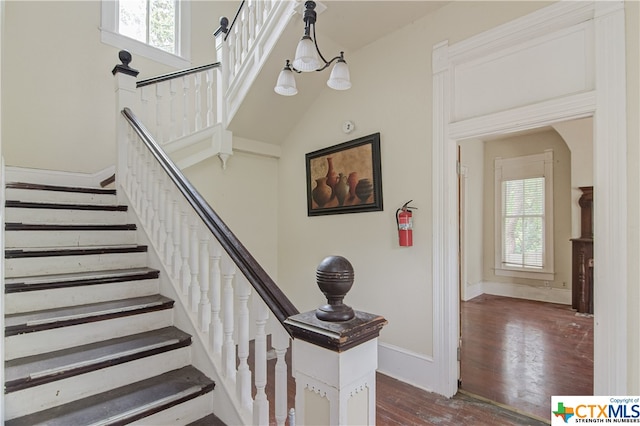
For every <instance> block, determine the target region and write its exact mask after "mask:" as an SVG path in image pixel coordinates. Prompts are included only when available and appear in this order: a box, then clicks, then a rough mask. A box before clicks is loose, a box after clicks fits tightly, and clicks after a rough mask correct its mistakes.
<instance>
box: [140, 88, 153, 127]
mask: <svg viewBox="0 0 640 426" xmlns="http://www.w3.org/2000/svg"><path fill="white" fill-rule="evenodd" d="M140 104H141V109H142V111H141V112H142V116H141V117H140V119H141V120H142V122H143V123H144V124H145V125H146V126H149V123H150V122H151V120H150V119H149V116H150V114H149V86H144V87H141V88H140Z"/></svg>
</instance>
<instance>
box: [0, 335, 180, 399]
mask: <svg viewBox="0 0 640 426" xmlns="http://www.w3.org/2000/svg"><path fill="white" fill-rule="evenodd" d="M189 344H191V335H189V334H187V333H185V332H183V331H181V330H179V329H177V328H175V327H165V328H161V329H157V330H152V331H147V332H144V333H138V334H132V335H128V336H124V337H118V338H114V339H110V340H104V341H101V342H97V343H91V344H86V345H82V346H75V347H72V348H69V349H63V350H58V351H54V352H49V353H43V354H39V355H32V356H28V357H24V358H18V359H14V360H10V361H6V362H5V393H9V392H14V391H16V390H20V389H24V388H27V387H31V386H37V385H40V384H43V383H48V382H51V381H54V380H60V379H64V378H67V377H71V376H75V375H78V374H82V373H86V372H88V371H95V370H98V369H100V368H105V367H110V366H112V365H117V364H122V363H124V362H127V361H131V360H134V359H139V358H143V357H146V356H150V355H155V354H158V353H161V352H166V351H169V350H172V349H177V348H180V347H184V346H188V345H189Z"/></svg>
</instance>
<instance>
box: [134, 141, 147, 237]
mask: <svg viewBox="0 0 640 426" xmlns="http://www.w3.org/2000/svg"><path fill="white" fill-rule="evenodd" d="M135 142H136V171H137V173H136V192H137V199H136V205H135V209H136V212H138V216H139V217H140V219H141V220H144V205H145V204H144V197H145V194H144V185H143V183H144V180H143V179H144V177H145V175H144V155H143V154H142V142H141V141H140V140H139V139H138V138H136V139H135ZM143 225H144V224H143Z"/></svg>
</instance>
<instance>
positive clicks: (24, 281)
mask: <svg viewBox="0 0 640 426" xmlns="http://www.w3.org/2000/svg"><path fill="white" fill-rule="evenodd" d="M159 275H160V271H158V270H157V269H152V268H131V269H112V270H105V271H90V272H75V273H69V274H49V275H34V276H29V277H11V278H5V293H6V294H8V293H19V292H24V291H36V290H48V289H52V288H64V287H75V286H83V285H94V284H108V283H115V282H123V281H138V280H149V279H155V278H158V277H159Z"/></svg>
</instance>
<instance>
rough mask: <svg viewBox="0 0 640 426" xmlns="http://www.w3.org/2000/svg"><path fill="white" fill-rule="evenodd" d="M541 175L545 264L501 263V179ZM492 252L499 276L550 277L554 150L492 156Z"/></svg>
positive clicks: (551, 275)
mask: <svg viewBox="0 0 640 426" xmlns="http://www.w3.org/2000/svg"><path fill="white" fill-rule="evenodd" d="M543 176H544V178H545V179H544V182H545V187H544V197H545V200H544V216H545V226H544V229H545V232H544V268H543V269H540V270H534V269H528V268H509V267H505V266H504V265H503V264H502V238H503V235H502V208H503V206H502V182H503V181H504V180H511V179H527V178H534V177H543ZM494 194H495V214H494V216H495V227H494V232H495V249H494V250H495V252H494V268H495V274H496V275H498V276H507V277H515V278H529V279H535V280H544V281H553V279H554V265H553V259H554V257H553V247H554V241H553V222H554V220H553V150H551V149H548V150H545V151H544V153H542V154H534V155H525V156H522V157H514V158H506V159H503V158H500V157H498V158H496V159H495V187H494Z"/></svg>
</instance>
